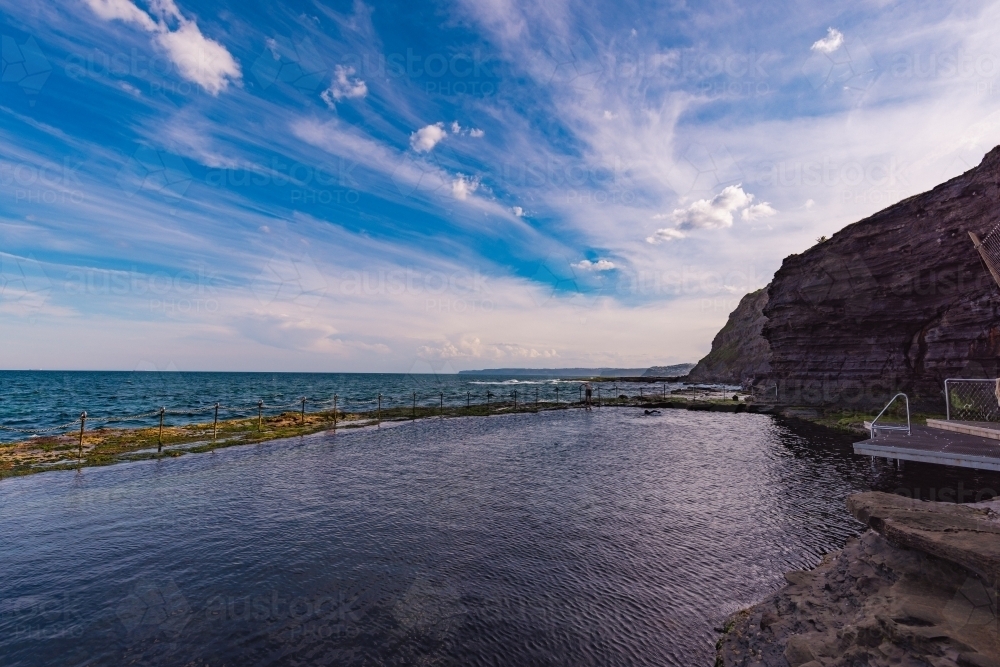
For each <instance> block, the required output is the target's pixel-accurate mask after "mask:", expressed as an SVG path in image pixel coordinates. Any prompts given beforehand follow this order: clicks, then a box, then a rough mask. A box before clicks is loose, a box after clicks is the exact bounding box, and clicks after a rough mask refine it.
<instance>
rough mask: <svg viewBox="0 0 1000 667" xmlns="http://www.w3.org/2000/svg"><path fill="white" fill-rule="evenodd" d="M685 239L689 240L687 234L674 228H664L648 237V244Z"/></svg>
mask: <svg viewBox="0 0 1000 667" xmlns="http://www.w3.org/2000/svg"><path fill="white" fill-rule="evenodd" d="M683 238H687V234H685V233H684V232H682V231H680V230H677V229H674V228H673V227H664V228H663V229H657V230H656V231H655V232H653V235H652V236H647V237H646V243H661V242H666V241H675V240H677V239H683Z"/></svg>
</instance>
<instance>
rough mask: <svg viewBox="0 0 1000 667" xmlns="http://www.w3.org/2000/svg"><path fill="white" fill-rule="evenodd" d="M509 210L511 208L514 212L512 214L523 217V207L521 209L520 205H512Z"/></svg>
mask: <svg viewBox="0 0 1000 667" xmlns="http://www.w3.org/2000/svg"><path fill="white" fill-rule="evenodd" d="M510 210H511V211H512V212H513V213H514V215H516V216H517V217H519V218H523V217H524V209H523V208H521V207H520V206H514V207H513V208H511V209H510Z"/></svg>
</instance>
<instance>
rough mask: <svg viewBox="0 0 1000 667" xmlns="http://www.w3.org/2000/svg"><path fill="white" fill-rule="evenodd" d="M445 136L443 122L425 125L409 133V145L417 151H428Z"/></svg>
mask: <svg viewBox="0 0 1000 667" xmlns="http://www.w3.org/2000/svg"><path fill="white" fill-rule="evenodd" d="M447 136H448V131H447V130H445V129H444V123H434V124H433V125H426V126H424V127H422V128H420V129H419V130H417V131H416V132H414V133H413V134H411V135H410V147H411V148H412V149H413V150H415V151H417V152H418V153H428V152H430V151H432V150H434V147H435V146H437V145H438V144H439V143H441V141H442V140H443V139H444V138H445V137H447Z"/></svg>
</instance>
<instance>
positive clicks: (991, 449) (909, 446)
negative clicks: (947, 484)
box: [854, 420, 1000, 471]
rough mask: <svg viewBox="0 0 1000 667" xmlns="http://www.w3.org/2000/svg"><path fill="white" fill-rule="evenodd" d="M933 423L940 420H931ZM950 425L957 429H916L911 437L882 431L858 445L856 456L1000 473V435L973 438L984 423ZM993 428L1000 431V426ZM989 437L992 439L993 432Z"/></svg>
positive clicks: (956, 423) (857, 443) (920, 427)
mask: <svg viewBox="0 0 1000 667" xmlns="http://www.w3.org/2000/svg"><path fill="white" fill-rule="evenodd" d="M932 421H936V420H928V422H932ZM950 424H952V425H954V427H953V428H952V429H949V430H944V429H942V428H940V427H938V428H929V427H927V426H913V427H912V428H911V431H910V434H909V435H907V434H906V432H905V431H883V430H880V431H879V432H878V433H877V436H876V437H875V438H869V439H868V440H864V441H863V442H856V443H854V453H855V454H864V455H867V456H879V457H883V458H887V459H897V460H900V461H920V462H922V463H937V464H939V465H949V466H959V467H962V468H976V469H978V470H997V471H1000V439H997V438H998V437H1000V435H998V436H996V437H983V435H973V433H976V432H977V431H978V430H980V429H983V424H982V423H975V422H955V421H952V422H950ZM963 425H968V426H966V428H962V429H961V430H963V431H965V432H959V428H961V426H963ZM990 426H993V427H994V429H1000V424H996V423H994V424H990ZM955 427H958V428H955ZM991 430H993V429H991ZM998 433H1000V431H998ZM985 435H990V436H992V433H987V434H985Z"/></svg>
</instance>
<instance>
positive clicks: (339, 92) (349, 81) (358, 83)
mask: <svg viewBox="0 0 1000 667" xmlns="http://www.w3.org/2000/svg"><path fill="white" fill-rule="evenodd" d="M354 74H355V71H354V68H353V67H344V66H343V65H337V66H336V67H335V68H334V69H333V81H331V82H330V87H329V88H327V89H326V90H324V91H323V92H322V93H320V97H322V98H323V101H324V102H326V105H327V106H328V107H330V108H331V109H334V108H336V105H337V102H339V101H340V100H343V99H349V100H351V99H356V98H361V97H364V96H365V95H367V94H368V86H367V84H365V82H364V81H362V80H361V79H360V78H358V77H356V76H354Z"/></svg>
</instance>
